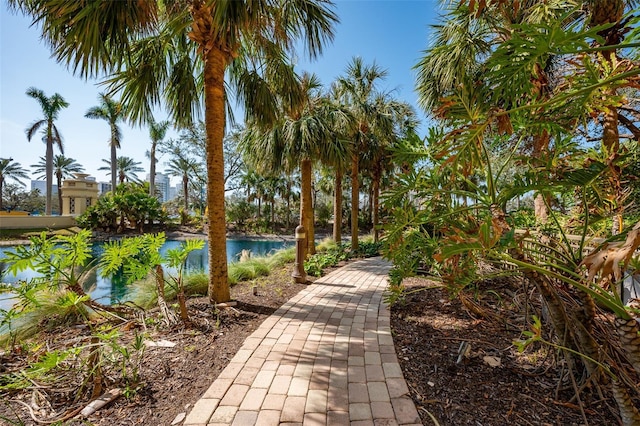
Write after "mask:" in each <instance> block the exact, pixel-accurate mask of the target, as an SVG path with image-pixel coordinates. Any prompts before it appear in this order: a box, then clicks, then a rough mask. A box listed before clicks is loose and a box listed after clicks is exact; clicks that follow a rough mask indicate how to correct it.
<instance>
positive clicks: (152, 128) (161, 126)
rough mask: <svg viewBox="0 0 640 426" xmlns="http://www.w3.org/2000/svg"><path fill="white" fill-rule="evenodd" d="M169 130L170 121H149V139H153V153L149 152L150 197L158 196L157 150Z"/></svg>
mask: <svg viewBox="0 0 640 426" xmlns="http://www.w3.org/2000/svg"><path fill="white" fill-rule="evenodd" d="M168 129H169V121H166V120H165V121H161V122H160V123H156V122H155V120H154V119H153V118H152V119H151V120H150V121H149V138H150V139H151V151H150V152H149V158H150V164H149V195H151V196H152V197H155V195H156V161H157V160H156V148H157V146H158V143H161V142H162V140H163V139H164V137H165V136H166V134H167V130H168Z"/></svg>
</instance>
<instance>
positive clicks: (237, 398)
mask: <svg viewBox="0 0 640 426" xmlns="http://www.w3.org/2000/svg"><path fill="white" fill-rule="evenodd" d="M248 391H249V386H247V385H231V387H230V388H229V390H228V391H227V393H226V394H225V395H224V398H222V400H221V401H220V405H231V406H235V407H239V406H240V403H242V400H243V399H244V397H245V396H246V395H247V392H248Z"/></svg>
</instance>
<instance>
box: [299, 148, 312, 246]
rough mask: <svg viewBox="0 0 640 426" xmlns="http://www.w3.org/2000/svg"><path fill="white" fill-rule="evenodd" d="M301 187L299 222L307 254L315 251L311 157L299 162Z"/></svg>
mask: <svg viewBox="0 0 640 426" xmlns="http://www.w3.org/2000/svg"><path fill="white" fill-rule="evenodd" d="M300 174H301V180H302V182H301V188H300V224H301V225H302V226H304V229H305V231H306V234H307V249H306V253H305V257H306V255H307V254H309V255H313V254H315V253H316V244H315V231H314V229H313V228H314V227H313V225H314V220H313V207H312V205H311V159H309V158H305V159H304V160H302V161H301V162H300Z"/></svg>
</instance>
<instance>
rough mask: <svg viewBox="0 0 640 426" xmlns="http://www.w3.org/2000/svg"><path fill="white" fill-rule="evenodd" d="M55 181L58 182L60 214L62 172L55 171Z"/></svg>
mask: <svg viewBox="0 0 640 426" xmlns="http://www.w3.org/2000/svg"><path fill="white" fill-rule="evenodd" d="M56 183H57V184H58V209H59V211H58V214H59V215H61V216H62V174H61V173H59V172H56Z"/></svg>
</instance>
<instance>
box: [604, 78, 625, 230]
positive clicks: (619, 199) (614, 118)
mask: <svg viewBox="0 0 640 426" xmlns="http://www.w3.org/2000/svg"><path fill="white" fill-rule="evenodd" d="M608 96H611V97H615V96H617V93H616V90H615V89H611V90H609V91H608ZM602 126H603V129H602V130H603V132H602V144H603V145H604V150H605V155H606V156H607V157H606V158H607V159H606V161H607V166H608V167H609V176H610V177H609V180H610V182H611V187H612V190H613V195H614V197H615V201H616V207H615V210H614V212H613V223H612V226H611V233H612V234H613V235H617V234H619V233H620V232H622V218H623V213H624V201H623V200H624V194H623V191H622V182H621V170H620V167H619V166H618V165H617V164H616V160H618V158H619V157H620V154H619V153H620V134H619V132H618V110H617V109H616V108H615V107H607V108H606V109H605V113H604V122H603V125H602Z"/></svg>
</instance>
